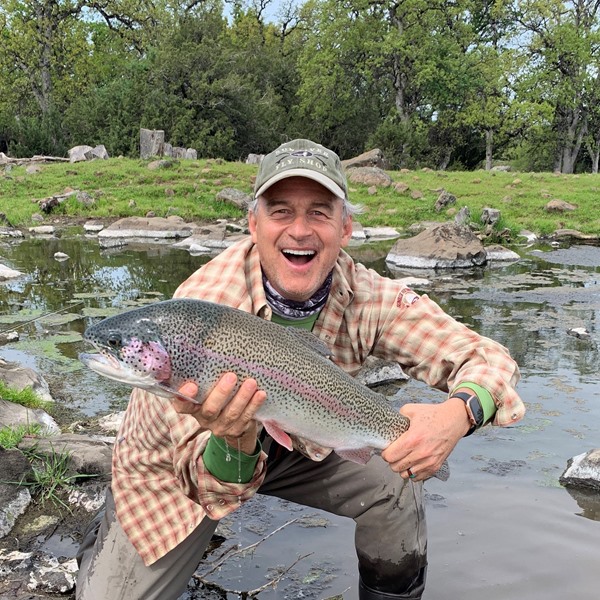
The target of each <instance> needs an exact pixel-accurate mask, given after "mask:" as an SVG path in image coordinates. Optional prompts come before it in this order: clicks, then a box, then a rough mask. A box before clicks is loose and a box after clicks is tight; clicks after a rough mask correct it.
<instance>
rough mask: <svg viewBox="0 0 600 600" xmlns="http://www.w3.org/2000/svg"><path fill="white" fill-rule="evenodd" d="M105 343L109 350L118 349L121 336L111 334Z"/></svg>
mask: <svg viewBox="0 0 600 600" xmlns="http://www.w3.org/2000/svg"><path fill="white" fill-rule="evenodd" d="M106 342H107V344H108V345H109V346H110V347H111V348H119V347H120V346H121V336H120V335H119V334H118V333H111V334H110V335H109V336H108V338H107V340H106Z"/></svg>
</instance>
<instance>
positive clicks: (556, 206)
mask: <svg viewBox="0 0 600 600" xmlns="http://www.w3.org/2000/svg"><path fill="white" fill-rule="evenodd" d="M544 210H545V211H546V212H560V213H562V212H572V211H574V210H577V206H575V205H574V204H570V203H569V202H565V201H564V200H560V199H558V198H555V199H554V200H550V202H548V204H546V206H545V207H544Z"/></svg>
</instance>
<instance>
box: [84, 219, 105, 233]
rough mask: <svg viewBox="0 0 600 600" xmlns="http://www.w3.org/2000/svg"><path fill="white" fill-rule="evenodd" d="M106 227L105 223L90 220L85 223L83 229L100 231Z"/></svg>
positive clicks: (90, 231)
mask: <svg viewBox="0 0 600 600" xmlns="http://www.w3.org/2000/svg"><path fill="white" fill-rule="evenodd" d="M103 229H104V223H98V222H96V221H88V222H87V223H84V224H83V230H84V231H85V232H87V233H98V232H99V231H102V230H103Z"/></svg>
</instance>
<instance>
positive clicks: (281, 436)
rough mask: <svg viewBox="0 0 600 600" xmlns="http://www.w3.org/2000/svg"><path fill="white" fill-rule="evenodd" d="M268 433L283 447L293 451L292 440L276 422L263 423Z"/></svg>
mask: <svg viewBox="0 0 600 600" xmlns="http://www.w3.org/2000/svg"><path fill="white" fill-rule="evenodd" d="M263 425H264V426H265V429H266V430H267V433H268V434H269V435H270V436H271V437H272V438H273V439H274V440H275V441H276V442H277V443H278V444H280V445H281V446H283V447H284V448H287V449H288V450H290V451H291V450H293V449H294V446H293V444H292V438H290V436H289V435H288V434H287V433H286V432H285V431H283V429H281V427H279V425H277V423H275V421H263Z"/></svg>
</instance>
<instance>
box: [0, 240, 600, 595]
mask: <svg viewBox="0 0 600 600" xmlns="http://www.w3.org/2000/svg"><path fill="white" fill-rule="evenodd" d="M384 250H385V249H384V248H376V249H373V248H372V247H368V248H367V247H361V248H354V249H352V253H353V254H355V256H356V257H357V258H358V259H359V260H362V261H363V262H365V263H368V264H369V265H370V266H373V267H374V268H376V269H378V270H380V271H385V266H384V264H383V261H382V260H381V259H380V258H378V257H380V256H381V255H382V252H383V251H384ZM56 251H61V252H65V253H66V254H68V255H69V256H70V257H71V258H70V260H68V261H65V262H60V263H59V262H58V261H56V260H54V259H53V258H52V257H53V254H54V252H56ZM520 252H521V253H522V255H523V259H522V260H521V261H520V262H519V263H517V264H513V265H510V266H504V267H487V268H486V269H478V270H473V271H460V272H456V273H443V272H440V273H432V272H430V273H412V274H413V275H417V276H419V277H425V278H427V279H429V280H430V284H428V285H421V284H419V285H416V286H415V287H416V289H417V290H418V291H420V292H422V293H428V294H429V295H430V296H432V297H433V298H434V299H435V300H436V301H438V302H439V303H440V304H441V305H442V306H444V308H445V309H446V310H448V311H449V312H450V313H451V314H453V315H454V316H455V317H457V318H459V319H460V320H462V321H463V322H465V323H467V324H468V325H469V326H471V327H473V328H474V329H476V330H477V331H479V332H480V333H482V334H483V335H487V336H489V337H493V338H494V339H497V340H498V341H500V342H501V343H503V344H504V345H506V346H507V347H509V348H510V350H511V352H512V354H513V356H515V358H516V359H517V361H518V362H519V364H520V366H521V370H522V376H523V378H522V382H521V384H520V385H519V390H520V393H521V395H522V397H523V398H524V400H525V401H526V403H527V405H528V414H527V416H526V418H525V420H524V421H522V422H521V423H519V424H518V425H517V426H515V427H511V428H507V429H499V428H486V429H484V430H483V431H481V432H479V433H477V434H476V435H474V436H471V437H470V438H467V439H465V440H463V441H462V442H461V443H460V444H459V446H458V447H457V448H456V450H455V451H454V453H453V454H452V456H451V458H450V464H451V469H452V475H451V478H450V480H449V481H448V482H446V483H442V482H439V481H437V480H431V481H429V482H427V484H426V490H427V492H428V527H429V556H430V568H429V578H428V587H427V591H426V593H425V596H424V600H458V599H463V600H471V599H472V600H475V599H480V598H482V597H485V598H487V599H488V600H495V599H501V598H502V599H506V598H519V599H521V600H537V599H540V600H541V599H544V600H548V599H555V598H556V599H562V598H576V599H578V600H588V599H589V600H596V599H597V598H598V587H599V585H600V571H599V570H598V565H600V543H598V540H599V539H600V523H599V522H598V521H599V520H600V508H599V501H598V498H590V497H586V496H581V497H580V496H575V495H571V493H569V492H568V491H567V490H565V489H563V488H562V487H560V486H559V484H558V477H559V476H560V474H561V473H562V471H563V470H564V468H565V465H566V462H567V460H568V459H569V458H570V457H572V456H574V455H576V454H580V453H582V452H585V451H587V450H588V449H591V448H594V447H599V446H600V435H599V431H600V385H599V384H600V375H599V374H598V365H599V364H600V361H599V350H598V348H599V344H600V324H599V317H600V249H599V248H593V247H573V248H563V249H558V250H549V249H547V248H546V249H541V250H540V249H534V248H530V249H523V250H521V251H520ZM0 256H1V258H2V260H1V261H0V262H3V263H4V264H7V265H8V266H11V267H13V268H16V269H19V270H21V271H23V272H24V273H25V274H26V275H25V277H23V278H21V279H19V280H17V281H15V282H12V283H4V284H2V285H1V286H0V314H4V315H6V316H5V319H4V324H1V325H0V329H1V330H5V329H8V330H10V329H12V328H14V327H15V326H16V323H15V314H18V313H19V311H23V310H25V309H27V310H29V309H31V310H32V312H31V314H32V315H35V314H37V313H36V312H35V311H36V310H37V311H43V312H48V311H52V310H58V309H61V308H64V307H65V306H67V305H69V304H70V303H73V307H72V310H71V311H69V312H70V313H71V314H73V315H74V316H73V320H69V319H67V318H64V319H62V320H61V319H59V318H57V319H56V320H52V319H49V318H48V319H45V320H41V321H36V322H35V323H33V324H29V325H24V326H21V327H20V328H19V329H18V331H20V333H21V340H20V341H19V342H18V343H13V344H11V345H8V346H4V347H3V348H1V349H0V356H2V357H3V358H5V359H7V360H19V361H20V362H24V363H25V364H29V365H31V366H33V367H35V368H36V369H38V370H39V371H40V372H42V374H43V375H44V376H45V377H46V379H48V381H49V382H50V385H51V387H52V391H53V393H54V394H55V396H57V397H58V401H59V402H60V403H61V405H63V406H64V407H65V410H66V411H68V413H69V414H70V415H71V416H72V417H73V418H77V416H83V417H85V416H87V415H93V414H97V413H101V412H106V411H109V410H113V409H117V408H121V407H122V406H124V404H125V402H126V398H127V395H128V391H127V390H125V389H123V388H122V387H121V386H118V385H117V384H114V385H113V384H111V383H110V382H108V381H106V380H99V378H98V377H97V376H95V375H94V374H92V373H88V372H86V371H85V370H84V369H83V368H81V367H80V366H79V365H78V363H77V362H76V360H75V357H76V355H77V353H78V352H79V351H80V350H81V349H82V346H81V342H80V334H81V332H82V331H83V329H84V328H85V326H86V324H87V323H89V321H90V319H91V318H92V317H91V316H83V315H95V314H99V315H101V314H108V313H110V311H111V310H119V309H122V308H123V307H127V306H128V305H130V303H132V302H134V301H139V300H140V299H141V300H143V301H153V300H156V299H160V298H163V297H164V298H166V297H168V296H170V294H171V293H172V292H173V290H174V289H175V287H176V286H177V284H178V283H179V281H181V280H182V279H183V278H184V277H185V276H186V274H187V273H189V272H191V271H192V270H194V269H196V268H197V267H198V266H200V264H202V263H203V262H204V261H205V259H203V258H198V257H191V256H189V255H188V254H187V252H184V251H177V250H172V249H169V248H168V247H166V246H157V247H152V248H149V247H140V248H131V247H129V248H127V249H125V250H120V251H110V252H104V251H100V250H99V248H98V246H97V245H96V242H95V241H94V240H93V239H92V240H90V239H84V238H69V239H60V240H55V239H48V240H37V241H25V242H21V243H19V244H12V243H11V244H4V245H3V246H2V247H0ZM407 274H408V273H396V274H393V275H395V276H396V275H397V276H404V275H407ZM75 303H81V304H78V305H75ZM98 309H100V310H99V311H98V312H95V311H96V310H98ZM29 314H30V313H29V312H26V313H25V314H23V313H22V312H21V314H20V316H19V318H20V319H21V320H22V321H23V320H25V318H26V316H27V315H29ZM9 315H10V316H9ZM573 327H585V328H587V330H588V331H589V332H590V334H591V339H589V340H581V339H577V338H575V337H572V336H569V335H567V330H568V329H570V328H573ZM401 396H402V397H405V396H410V397H418V398H421V399H424V400H425V401H438V400H441V399H442V398H443V395H442V394H440V393H438V392H435V391H431V390H429V389H427V388H426V387H425V386H423V385H421V384H418V383H416V382H410V383H409V384H407V385H405V386H403V387H402V388H401V389H400V390H399V392H398V398H399V397H401ZM293 519H297V520H296V521H295V522H294V523H292V524H290V525H287V526H285V527H284V528H283V529H281V530H280V531H279V532H277V533H275V534H274V535H273V536H272V537H269V538H268V539H266V540H265V541H264V542H262V543H261V544H260V545H258V547H256V548H254V549H253V550H252V552H248V553H245V554H244V555H243V556H236V557H234V558H232V559H230V560H228V561H227V562H226V563H225V564H224V565H223V566H222V567H221V568H220V569H218V570H216V571H215V572H214V573H211V574H210V575H209V576H208V579H209V580H211V581H213V582H216V583H218V584H219V585H221V586H222V587H224V588H226V589H229V590H249V589H254V588H258V587H260V586H263V585H265V584H267V583H268V582H269V581H271V580H272V579H274V578H276V577H277V576H278V574H280V573H282V572H283V571H285V570H286V569H289V568H290V567H292V568H291V569H290V570H289V571H288V572H287V573H286V574H285V576H284V577H283V578H282V580H281V581H280V582H279V583H278V585H277V586H276V588H275V589H268V590H266V591H264V592H262V593H261V594H260V598H265V599H274V598H301V597H304V598H325V597H329V596H333V595H334V594H343V597H344V599H346V600H355V599H356V598H357V594H356V564H355V563H356V560H355V557H354V549H353V541H352V538H353V527H352V523H350V522H347V521H345V520H342V519H338V518H332V517H331V516H329V515H326V514H324V513H319V512H316V511H314V510H312V509H310V510H309V509H304V508H302V507H298V506H295V505H291V504H289V503H284V502H277V501H274V500H272V499H263V498H261V497H257V498H256V499H254V500H253V501H251V502H249V503H248V504H246V505H245V506H244V507H242V509H241V510H240V511H239V512H236V513H234V515H233V516H231V517H230V518H228V519H227V520H226V521H225V522H224V523H223V532H224V533H225V534H226V536H227V537H228V540H227V541H226V542H225V544H224V546H223V547H222V549H223V548H225V547H229V546H230V545H231V544H232V543H238V542H239V543H240V544H241V545H242V547H244V546H246V545H248V544H252V543H255V542H257V541H259V540H261V539H263V538H264V537H266V536H267V535H268V534H269V533H270V532H272V531H274V530H275V529H276V528H277V527H280V526H282V525H285V524H286V523H287V522H289V521H290V520H293ZM309 553H312V554H310V556H307V557H305V558H302V559H301V560H300V561H299V562H298V563H296V564H295V565H294V562H295V561H296V560H297V559H298V557H303V556H304V555H306V554H309ZM292 565H293V566H292ZM203 572H204V571H203V570H202V569H201V570H200V571H199V573H203ZM186 597H187V598H209V597H214V598H216V597H218V596H211V595H210V594H209V593H208V592H207V591H206V590H202V591H198V592H193V591H192V590H190V593H189V594H188V595H187V596H186ZM229 597H230V598H234V597H236V596H235V595H234V594H230V595H229Z"/></svg>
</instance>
